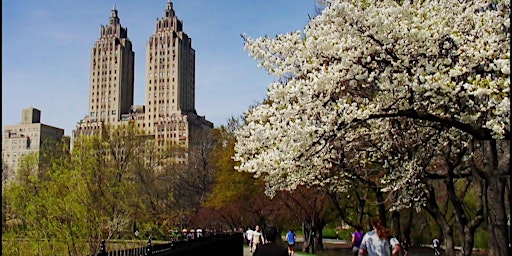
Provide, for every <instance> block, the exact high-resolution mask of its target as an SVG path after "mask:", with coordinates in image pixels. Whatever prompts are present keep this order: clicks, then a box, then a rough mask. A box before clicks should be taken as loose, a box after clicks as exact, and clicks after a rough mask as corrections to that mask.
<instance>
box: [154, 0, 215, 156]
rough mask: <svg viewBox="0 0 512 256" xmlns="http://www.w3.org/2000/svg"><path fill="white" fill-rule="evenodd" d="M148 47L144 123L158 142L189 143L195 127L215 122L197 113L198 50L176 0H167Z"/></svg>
mask: <svg viewBox="0 0 512 256" xmlns="http://www.w3.org/2000/svg"><path fill="white" fill-rule="evenodd" d="M146 47H147V50H146V115H145V118H144V119H145V125H144V126H145V127H146V130H147V131H148V133H150V134H154V135H155V137H156V139H157V140H158V141H168V142H171V143H172V144H178V145H185V146H187V145H188V144H189V134H190V133H191V131H192V130H193V129H194V128H201V127H202V126H206V127H210V128H211V127H213V124H211V123H210V122H208V121H206V120H205V119H204V118H201V117H198V116H197V114H196V110H195V50H194V49H193V48H192V40H191V39H190V38H189V37H188V35H187V34H186V33H185V32H184V31H183V22H182V21H181V20H179V19H178V17H177V16H176V14H175V12H174V9H173V4H172V2H170V1H167V6H166V9H165V12H164V17H162V18H160V19H157V21H156V31H155V33H153V35H151V37H150V38H149V41H148V42H147V45H146Z"/></svg>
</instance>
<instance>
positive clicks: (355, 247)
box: [352, 224, 364, 256]
mask: <svg viewBox="0 0 512 256" xmlns="http://www.w3.org/2000/svg"><path fill="white" fill-rule="evenodd" d="M363 236H364V232H363V226H362V225H361V224H356V225H355V231H354V232H352V254H354V256H357V255H358V254H359V247H361V242H362V241H363Z"/></svg>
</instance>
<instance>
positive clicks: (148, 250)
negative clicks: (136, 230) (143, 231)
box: [146, 236, 153, 256]
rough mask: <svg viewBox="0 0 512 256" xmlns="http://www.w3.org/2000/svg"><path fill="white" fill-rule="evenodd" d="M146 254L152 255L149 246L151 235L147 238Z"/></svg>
mask: <svg viewBox="0 0 512 256" xmlns="http://www.w3.org/2000/svg"><path fill="white" fill-rule="evenodd" d="M146 255H148V256H151V255H153V249H152V248H151V236H150V237H149V239H148V244H147V247H146Z"/></svg>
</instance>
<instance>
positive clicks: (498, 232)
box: [487, 175, 510, 256]
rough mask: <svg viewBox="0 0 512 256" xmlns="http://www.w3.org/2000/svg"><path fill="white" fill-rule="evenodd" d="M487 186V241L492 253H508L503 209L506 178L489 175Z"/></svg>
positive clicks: (505, 218)
mask: <svg viewBox="0 0 512 256" xmlns="http://www.w3.org/2000/svg"><path fill="white" fill-rule="evenodd" d="M488 183H489V185H488V187H487V215H488V222H489V243H490V247H491V250H490V252H489V255H490V256H493V255H496V256H498V255H510V248H509V247H508V241H509V236H508V227H507V216H506V210H505V203H504V202H505V183H506V180H505V179H502V178H500V177H496V176H493V175H490V176H489V178H488Z"/></svg>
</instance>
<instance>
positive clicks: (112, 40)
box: [75, 6, 135, 135]
mask: <svg viewBox="0 0 512 256" xmlns="http://www.w3.org/2000/svg"><path fill="white" fill-rule="evenodd" d="M134 58H135V53H134V52H133V50H132V43H131V41H130V40H129V39H128V30H127V29H126V28H124V27H122V26H121V22H120V20H119V17H118V13H117V10H116V8H115V6H114V8H113V9H112V13H111V16H110V19H109V24H108V25H106V26H103V25H102V26H101V30H100V38H99V39H98V40H97V41H96V43H95V44H94V47H93V48H92V51H91V70H90V82H89V112H88V115H87V116H86V117H85V118H84V119H83V120H81V121H80V123H79V124H78V125H77V129H76V131H75V133H76V135H82V134H85V135H92V134H94V133H95V132H97V131H98V129H99V128H100V125H101V124H104V125H110V124H112V125H114V126H115V125H117V124H118V123H119V121H120V120H121V116H122V115H123V114H129V113H130V111H131V107H132V105H133V98H134V84H133V81H134V80H133V78H134Z"/></svg>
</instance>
